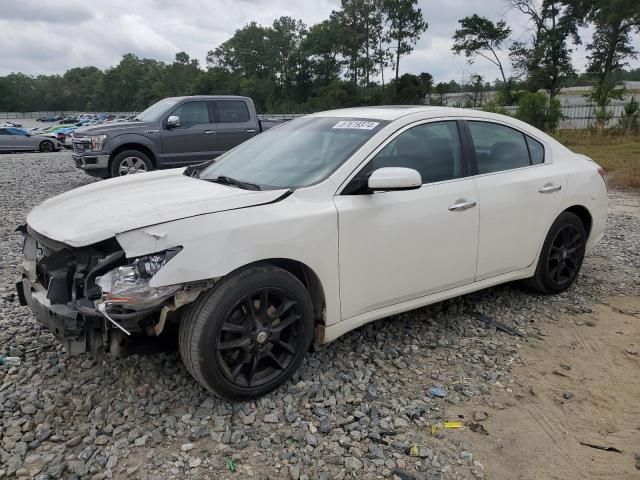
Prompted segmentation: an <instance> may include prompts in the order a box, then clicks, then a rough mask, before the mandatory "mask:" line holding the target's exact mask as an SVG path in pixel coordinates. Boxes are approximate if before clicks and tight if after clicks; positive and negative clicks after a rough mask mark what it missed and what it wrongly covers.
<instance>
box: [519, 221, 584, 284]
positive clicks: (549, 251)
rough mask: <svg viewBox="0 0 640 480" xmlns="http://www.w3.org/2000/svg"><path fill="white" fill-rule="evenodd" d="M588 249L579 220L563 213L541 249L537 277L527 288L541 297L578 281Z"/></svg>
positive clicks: (532, 278)
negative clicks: (541, 294)
mask: <svg viewBox="0 0 640 480" xmlns="http://www.w3.org/2000/svg"><path fill="white" fill-rule="evenodd" d="M586 245H587V233H586V231H585V226H584V224H583V223H582V220H581V219H580V217H578V216H577V215H576V214H575V213H572V212H566V211H565V212H562V213H561V214H560V215H559V216H558V218H556V220H555V221H554V222H553V225H551V228H550V229H549V232H548V233H547V237H546V239H545V241H544V244H543V245H542V250H541V251H540V257H539V259H538V265H537V267H536V272H535V275H534V276H533V277H531V278H529V279H527V280H526V284H527V285H528V286H529V287H530V288H532V289H534V290H537V291H538V292H541V293H559V292H562V291H564V290H566V289H567V288H569V287H570V286H571V284H572V283H573V282H574V281H575V279H576V278H577V277H578V273H580V268H581V267H582V261H583V259H584V253H585V248H586Z"/></svg>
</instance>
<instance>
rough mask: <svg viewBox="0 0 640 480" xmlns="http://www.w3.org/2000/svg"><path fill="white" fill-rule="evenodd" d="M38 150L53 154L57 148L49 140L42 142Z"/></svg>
mask: <svg viewBox="0 0 640 480" xmlns="http://www.w3.org/2000/svg"><path fill="white" fill-rule="evenodd" d="M38 149H39V150H40V151H41V152H45V153H51V152H53V151H54V150H55V147H54V145H53V142H51V141H49V140H43V141H42V142H40V146H39V147H38Z"/></svg>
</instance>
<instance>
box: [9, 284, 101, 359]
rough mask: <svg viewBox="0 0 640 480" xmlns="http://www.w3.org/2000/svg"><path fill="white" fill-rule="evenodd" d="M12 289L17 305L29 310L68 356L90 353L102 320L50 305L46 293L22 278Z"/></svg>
mask: <svg viewBox="0 0 640 480" xmlns="http://www.w3.org/2000/svg"><path fill="white" fill-rule="evenodd" d="M16 290H17V291H18V298H19V299H20V304H21V305H25V306H28V307H29V308H30V309H31V311H32V312H33V313H34V315H35V316H36V318H37V320H38V321H39V322H40V323H41V324H42V325H43V326H45V327H46V328H47V329H48V330H49V331H50V332H51V333H53V335H54V336H55V337H56V338H57V339H58V340H59V341H60V343H62V345H63V346H64V348H65V350H66V351H67V352H68V353H69V354H70V355H78V354H81V353H84V352H86V351H87V350H94V345H95V344H96V343H97V342H96V341H97V340H98V337H99V336H100V332H101V331H102V327H103V324H104V320H103V319H102V318H100V317H99V316H98V315H93V316H91V315H88V314H87V313H85V314H81V313H80V312H79V311H78V310H76V309H74V308H72V307H70V306H68V305H52V304H51V301H50V300H49V299H48V298H47V290H45V288H44V287H43V286H42V285H40V284H38V283H32V282H31V281H30V280H29V279H28V278H26V277H23V279H22V281H20V282H18V283H16ZM96 313H97V312H96Z"/></svg>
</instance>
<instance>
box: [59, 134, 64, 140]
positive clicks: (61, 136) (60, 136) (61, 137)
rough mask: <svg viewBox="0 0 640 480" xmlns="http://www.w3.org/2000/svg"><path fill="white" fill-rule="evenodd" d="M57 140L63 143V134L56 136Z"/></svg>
mask: <svg viewBox="0 0 640 480" xmlns="http://www.w3.org/2000/svg"><path fill="white" fill-rule="evenodd" d="M58 140H60V141H61V142H64V133H59V134H58Z"/></svg>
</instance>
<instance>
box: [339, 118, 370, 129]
mask: <svg viewBox="0 0 640 480" xmlns="http://www.w3.org/2000/svg"><path fill="white" fill-rule="evenodd" d="M378 125H380V122H367V121H364V120H342V121H341V122H338V123H336V124H335V125H334V126H333V128H355V129H358V130H373V129H374V128H376V127H377V126H378Z"/></svg>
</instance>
